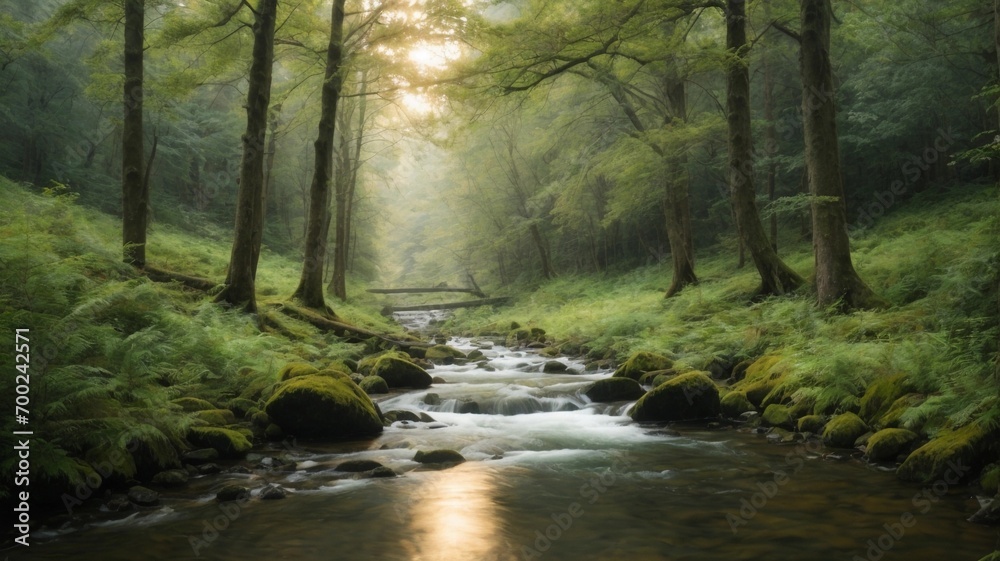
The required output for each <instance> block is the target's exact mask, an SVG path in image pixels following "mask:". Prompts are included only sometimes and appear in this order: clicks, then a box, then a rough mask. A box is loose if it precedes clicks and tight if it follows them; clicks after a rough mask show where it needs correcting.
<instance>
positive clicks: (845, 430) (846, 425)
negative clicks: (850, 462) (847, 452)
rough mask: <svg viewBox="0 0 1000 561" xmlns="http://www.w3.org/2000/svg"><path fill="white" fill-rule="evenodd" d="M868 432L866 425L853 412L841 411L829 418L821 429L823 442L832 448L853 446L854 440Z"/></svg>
mask: <svg viewBox="0 0 1000 561" xmlns="http://www.w3.org/2000/svg"><path fill="white" fill-rule="evenodd" d="M866 432H868V425H866V424H865V422H864V421H862V420H861V417H858V416H857V415H855V414H854V413H843V414H841V415H837V416H836V417H834V418H832V419H830V422H828V423H827V424H826V427H825V428H824V429H823V444H826V445H827V446H831V447H833V448H853V447H854V441H855V440H857V439H858V437H859V436H861V435H863V434H865V433H866Z"/></svg>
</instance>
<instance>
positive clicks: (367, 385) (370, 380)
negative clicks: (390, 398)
mask: <svg viewBox="0 0 1000 561" xmlns="http://www.w3.org/2000/svg"><path fill="white" fill-rule="evenodd" d="M358 385H359V386H360V387H361V389H363V390H365V393H367V394H368V395H375V394H382V393H389V385H388V384H386V383H385V380H383V379H382V377H381V376H366V377H365V378H364V379H363V380H361V383H360V384H358Z"/></svg>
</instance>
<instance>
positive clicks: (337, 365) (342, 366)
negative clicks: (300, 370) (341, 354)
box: [323, 360, 358, 376]
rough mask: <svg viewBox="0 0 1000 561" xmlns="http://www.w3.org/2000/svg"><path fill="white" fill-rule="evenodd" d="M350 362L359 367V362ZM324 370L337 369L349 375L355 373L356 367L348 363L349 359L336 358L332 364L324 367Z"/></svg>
mask: <svg viewBox="0 0 1000 561" xmlns="http://www.w3.org/2000/svg"><path fill="white" fill-rule="evenodd" d="M349 362H351V363H353V364H354V366H355V367H357V365H358V363H357V362H354V361H353V360H351V361H349ZM323 370H336V371H337V372H343V373H344V374H347V375H348V376H350V375H351V374H353V373H354V368H352V367H351V365H350V364H348V361H347V360H335V361H333V362H331V363H330V364H328V365H326V368H324V369H323Z"/></svg>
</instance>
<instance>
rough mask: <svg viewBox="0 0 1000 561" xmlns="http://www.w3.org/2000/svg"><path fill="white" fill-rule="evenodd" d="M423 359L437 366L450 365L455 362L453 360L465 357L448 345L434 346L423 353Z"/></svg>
mask: <svg viewBox="0 0 1000 561" xmlns="http://www.w3.org/2000/svg"><path fill="white" fill-rule="evenodd" d="M480 354H482V353H480ZM424 358H426V359H427V360H429V361H431V362H436V363H439V364H451V363H453V362H455V359H464V358H466V355H465V353H463V352H462V351H460V350H458V349H456V348H454V347H449V346H448V345H434V346H433V347H430V348H429V349H427V351H426V352H425V353H424Z"/></svg>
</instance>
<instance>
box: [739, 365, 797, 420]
mask: <svg viewBox="0 0 1000 561" xmlns="http://www.w3.org/2000/svg"><path fill="white" fill-rule="evenodd" d="M787 370H788V368H787V367H786V365H785V363H784V362H783V357H781V356H779V355H768V356H765V357H761V358H759V359H757V360H755V361H754V362H753V364H751V365H750V366H748V367H747V373H746V376H745V377H744V378H743V380H742V381H740V382H739V383H737V384H735V385H734V386H733V389H737V390H740V391H742V392H743V393H744V395H746V396H747V399H748V400H750V403H753V404H754V405H755V406H757V407H761V406H762V405H763V402H764V398H765V397H767V396H768V395H769V394H770V393H771V392H772V391H774V389H775V388H777V387H778V386H779V385H781V383H782V382H784V381H785V375H786V373H787Z"/></svg>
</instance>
